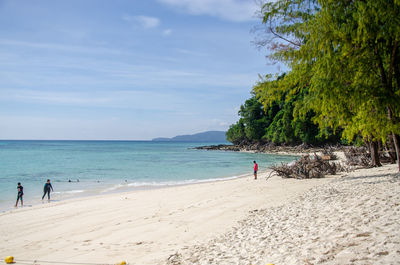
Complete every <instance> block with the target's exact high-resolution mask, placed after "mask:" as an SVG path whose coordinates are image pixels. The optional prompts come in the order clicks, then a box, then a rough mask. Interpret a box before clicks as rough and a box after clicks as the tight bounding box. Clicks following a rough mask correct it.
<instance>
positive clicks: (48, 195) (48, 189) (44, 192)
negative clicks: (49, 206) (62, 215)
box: [42, 179, 53, 201]
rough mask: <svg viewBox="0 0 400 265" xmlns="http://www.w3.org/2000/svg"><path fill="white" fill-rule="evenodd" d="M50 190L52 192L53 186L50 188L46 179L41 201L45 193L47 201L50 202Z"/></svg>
mask: <svg viewBox="0 0 400 265" xmlns="http://www.w3.org/2000/svg"><path fill="white" fill-rule="evenodd" d="M50 189H51V191H53V186H51V183H50V180H49V179H48V180H47V182H46V184H44V188H43V196H42V200H43V199H44V196H46V193H47V199H48V200H49V201H50Z"/></svg>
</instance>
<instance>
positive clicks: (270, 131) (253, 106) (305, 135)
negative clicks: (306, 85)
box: [227, 95, 337, 144]
mask: <svg viewBox="0 0 400 265" xmlns="http://www.w3.org/2000/svg"><path fill="white" fill-rule="evenodd" d="M302 98H303V97H302V96H300V95H297V96H292V97H291V100H285V97H283V98H279V99H277V100H276V101H274V102H271V103H270V105H269V106H265V108H264V107H263V105H262V104H261V103H260V101H259V100H258V99H257V98H256V97H254V96H253V97H252V98H250V99H248V100H246V102H245V104H244V105H242V106H241V107H240V111H239V116H240V117H241V118H240V119H239V121H238V122H237V123H236V124H233V125H231V126H230V128H229V130H228V132H227V139H228V141H230V142H232V143H234V144H239V143H242V142H262V141H264V142H273V143H277V144H300V143H308V144H322V143H325V142H328V141H329V142H334V141H337V137H336V138H335V137H333V135H332V131H328V130H326V132H325V135H328V136H329V137H321V136H322V135H324V134H323V133H322V132H321V131H320V130H319V129H318V126H316V125H315V124H314V123H313V122H312V118H313V116H314V114H313V112H309V113H307V114H306V115H305V116H304V118H301V117H297V118H296V117H294V115H293V113H294V106H295V105H296V104H297V103H298V101H299V100H300V99H302Z"/></svg>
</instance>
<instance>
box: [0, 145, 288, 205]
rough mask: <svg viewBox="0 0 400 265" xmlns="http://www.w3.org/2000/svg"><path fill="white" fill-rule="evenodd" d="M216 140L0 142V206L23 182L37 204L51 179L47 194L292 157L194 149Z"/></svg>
mask: <svg viewBox="0 0 400 265" xmlns="http://www.w3.org/2000/svg"><path fill="white" fill-rule="evenodd" d="M210 144H219V143H189V142H151V141H0V161H1V162H0V210H5V209H9V208H10V207H11V206H12V205H13V204H14V203H15V199H16V194H17V188H16V186H17V182H21V183H22V185H23V186H24V193H25V195H24V202H25V204H26V205H32V204H35V203H38V202H40V197H41V195H42V192H43V185H44V183H45V181H46V179H51V181H52V184H53V187H54V192H53V193H52V198H53V199H55V200H62V199H67V198H71V197H76V196H85V195H93V194H102V193H107V192H118V191H125V190H131V189H143V188H151V187H163V186H168V185H179V184H187V183H196V182H202V181H210V180H216V179H224V178H230V177H237V176H239V175H242V174H245V173H251V172H252V168H253V162H252V161H253V160H257V162H258V164H259V167H260V170H263V169H266V168H267V167H268V166H270V165H272V164H278V163H280V162H289V161H292V160H294V157H293V156H282V155H266V154H254V153H239V152H224V151H206V150H194V149H192V148H193V147H195V146H202V145H210Z"/></svg>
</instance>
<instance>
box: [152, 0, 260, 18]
mask: <svg viewBox="0 0 400 265" xmlns="http://www.w3.org/2000/svg"><path fill="white" fill-rule="evenodd" d="M158 1H159V2H161V3H163V4H166V5H170V6H173V7H177V8H180V9H183V10H184V11H185V12H188V13H189V14H193V15H209V16H214V17H219V18H222V19H224V20H229V21H236V22H242V21H250V20H253V19H255V15H254V14H255V12H256V11H257V10H258V9H259V7H258V5H257V4H256V1H255V0H158Z"/></svg>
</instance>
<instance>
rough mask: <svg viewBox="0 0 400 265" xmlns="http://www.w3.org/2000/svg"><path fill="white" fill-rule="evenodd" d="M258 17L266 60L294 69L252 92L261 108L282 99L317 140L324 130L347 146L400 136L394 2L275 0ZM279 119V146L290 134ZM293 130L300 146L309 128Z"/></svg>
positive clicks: (399, 34)
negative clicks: (316, 132)
mask: <svg viewBox="0 0 400 265" xmlns="http://www.w3.org/2000/svg"><path fill="white" fill-rule="evenodd" d="M262 12H263V14H264V19H263V22H264V23H265V26H266V28H267V29H269V30H270V33H271V35H270V36H272V37H271V38H270V39H268V40H267V41H266V43H268V44H269V48H271V47H273V54H272V56H271V58H273V59H275V60H278V61H280V62H283V63H285V64H287V65H288V66H289V67H290V69H291V71H290V72H289V73H287V75H285V76H283V77H282V78H276V79H273V78H272V77H271V76H269V77H268V78H267V79H266V80H264V81H263V82H260V83H259V84H257V85H256V86H255V88H254V90H253V91H254V92H255V94H256V95H257V97H259V98H260V100H261V102H262V103H263V104H264V106H265V107H266V108H268V107H270V106H271V105H272V104H274V103H275V102H276V101H277V100H281V99H283V100H284V101H285V102H286V104H287V103H290V102H292V104H293V117H294V121H295V122H296V121H297V122H298V121H302V120H307V117H308V118H311V120H312V121H313V122H315V123H317V124H318V125H319V128H320V133H321V134H325V136H328V137H329V130H327V129H326V128H328V127H329V128H332V130H333V132H337V131H341V130H343V137H344V138H345V139H346V140H348V141H350V142H351V141H353V140H354V139H355V137H356V138H357V137H358V136H360V137H362V138H363V139H364V140H368V141H371V140H382V141H385V139H386V137H387V136H388V135H389V134H400V104H399V102H400V48H399V46H400V3H399V1H392V0H366V1H347V0H320V1H307V0H278V1H276V2H272V3H267V4H265V5H264V6H263V9H262ZM298 95H301V96H302V98H301V99H298V100H296V101H294V102H293V101H292V100H293V98H294V97H297V96H298ZM310 113H313V115H312V117H311V116H309V115H310ZM281 117H282V119H279V120H280V122H279V123H276V125H274V128H275V129H274V130H272V129H271V132H270V135H274V133H275V135H274V137H273V139H281V140H282V139H283V137H282V135H281V134H280V133H279V130H280V131H282V130H284V129H283V128H288V126H287V120H288V118H287V117H286V118H285V117H284V115H281ZM292 128H298V129H296V130H295V132H296V133H295V135H296V137H299V138H302V139H305V138H306V137H304V136H301V135H303V132H304V129H308V128H310V129H312V127H310V126H309V124H302V123H298V124H297V125H295V126H294V127H293V125H292ZM276 130H278V132H276ZM285 130H286V129H285ZM326 132H328V134H326ZM304 135H312V133H307V134H304ZM286 140H287V139H286Z"/></svg>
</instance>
